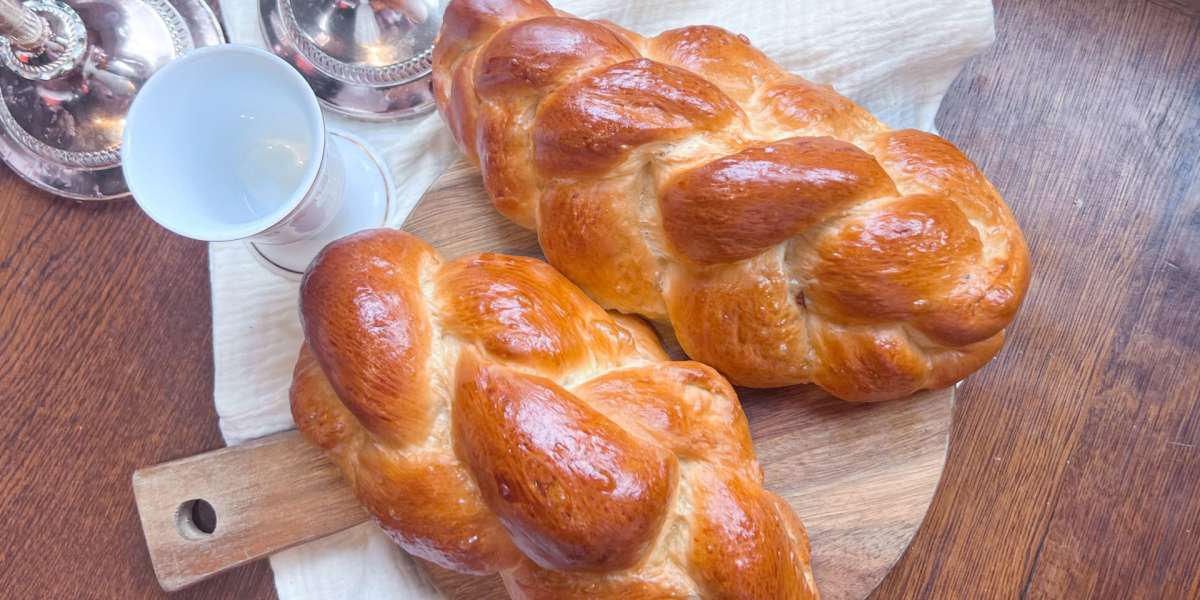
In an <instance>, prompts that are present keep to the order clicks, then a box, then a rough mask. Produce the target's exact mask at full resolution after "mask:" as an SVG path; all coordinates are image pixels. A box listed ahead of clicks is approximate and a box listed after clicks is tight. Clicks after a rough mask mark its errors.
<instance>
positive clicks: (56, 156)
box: [0, 0, 224, 200]
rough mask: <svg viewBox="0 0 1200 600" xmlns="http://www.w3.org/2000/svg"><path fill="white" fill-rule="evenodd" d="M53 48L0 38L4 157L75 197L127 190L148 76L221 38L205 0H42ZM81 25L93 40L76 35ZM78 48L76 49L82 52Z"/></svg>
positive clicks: (34, 5)
mask: <svg viewBox="0 0 1200 600" xmlns="http://www.w3.org/2000/svg"><path fill="white" fill-rule="evenodd" d="M27 7H29V8H30V9H31V10H33V11H34V12H38V13H39V14H41V15H42V16H43V18H45V19H46V21H47V23H48V24H49V25H50V28H51V41H52V42H55V41H56V40H57V45H56V47H53V48H50V49H48V50H47V51H45V52H43V53H41V54H38V53H32V54H30V53H29V52H27V51H25V50H22V49H16V48H12V47H10V46H9V45H8V44H7V43H5V42H0V55H4V56H13V57H15V58H16V63H15V64H14V65H11V66H9V61H7V60H5V61H0V62H2V63H3V64H5V65H6V66H5V67H3V68H0V159H3V160H4V162H5V163H7V164H8V165H9V167H11V168H12V169H13V171H14V172H16V173H17V174H18V175H20V176H21V177H22V178H23V179H25V180H26V181H28V182H29V183H31V184H33V185H35V186H37V187H39V188H41V189H43V190H46V191H48V192H51V193H53V194H57V195H59V196H65V197H68V198H74V199H77V200H109V199H113V198H120V197H122V196H127V195H128V194H129V189H128V187H127V186H126V185H125V179H124V177H123V175H122V173H121V166H120V158H121V154H120V146H121V134H122V132H123V130H124V126H125V114H126V112H128V110H129V105H130V103H131V102H132V101H133V97H134V96H135V95H136V94H137V92H138V90H140V89H141V87H142V84H144V83H145V82H146V80H147V79H149V78H150V76H151V75H152V74H153V73H154V72H155V71H156V70H158V69H159V68H160V67H162V66H163V65H165V64H166V63H168V62H170V61H171V60H173V59H175V58H177V57H179V56H181V55H183V54H185V53H187V52H188V51H190V50H192V49H193V48H196V47H200V46H210V45H213V44H219V43H221V42H223V41H224V35H223V34H222V32H221V27H220V23H219V22H218V21H217V18H216V15H214V14H213V12H212V9H210V8H209V7H208V5H207V4H205V3H204V1H203V0H68V1H67V2H61V1H59V0H35V1H33V2H29V3H27ZM80 24H82V30H83V32H86V44H79V43H76V42H73V41H72V40H77V39H78V35H79V34H81V33H83V32H81V31H79V28H80ZM76 53H77V54H76Z"/></svg>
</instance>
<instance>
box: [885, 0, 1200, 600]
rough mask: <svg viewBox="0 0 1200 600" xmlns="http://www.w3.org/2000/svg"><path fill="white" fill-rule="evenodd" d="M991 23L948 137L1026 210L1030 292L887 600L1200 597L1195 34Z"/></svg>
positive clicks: (1002, 17)
mask: <svg viewBox="0 0 1200 600" xmlns="http://www.w3.org/2000/svg"><path fill="white" fill-rule="evenodd" d="M996 8H997V33H998V39H997V42H996V45H995V46H994V47H993V48H992V49H991V50H990V51H989V52H987V53H986V54H985V55H983V56H981V57H979V58H978V59H977V60H974V61H973V62H972V63H971V64H970V65H968V67H967V69H966V71H965V72H964V74H963V76H962V77H960V78H959V80H958V81H957V82H956V84H955V86H954V88H953V90H952V91H951V93H950V96H949V98H948V101H947V103H946V105H945V107H944V108H943V110H942V113H941V120H940V127H941V130H942V131H943V132H944V133H945V134H946V135H947V136H948V137H949V138H950V139H953V140H955V141H956V142H957V143H958V144H959V145H960V146H962V147H963V148H964V149H965V150H966V151H967V153H968V154H969V155H971V156H973V157H975V158H976V160H977V161H979V163H980V165H981V166H982V167H983V170H984V171H985V172H987V173H988V174H989V175H990V176H991V178H992V180H993V181H995V182H996V183H997V185H998V186H999V187H1000V190H1001V192H1002V193H1003V194H1004V195H1005V197H1006V198H1007V200H1008V202H1009V204H1011V205H1012V207H1013V209H1014V210H1015V212H1016V214H1017V217H1018V219H1019V220H1020V222H1021V224H1022V226H1023V227H1024V229H1025V233H1026V236H1027V237H1028V239H1029V241H1030V244H1031V250H1032V255H1033V263H1034V279H1033V286H1032V288H1031V290H1030V294H1029V296H1028V298H1027V299H1026V301H1025V305H1024V307H1023V308H1022V312H1021V313H1020V315H1019V316H1018V318H1017V322H1016V324H1015V326H1014V327H1013V328H1012V333H1013V335H1012V337H1011V338H1010V341H1009V345H1008V347H1007V348H1006V349H1005V350H1004V352H1003V353H1001V355H1000V357H999V358H998V359H997V360H996V362H995V363H993V364H992V365H990V366H989V367H988V368H986V369H984V371H983V372H982V373H980V374H979V375H977V376H975V377H972V378H970V379H968V380H967V383H966V385H965V386H964V387H963V389H962V393H961V394H960V396H959V398H960V400H959V405H958V407H957V408H958V410H959V413H958V414H957V415H956V418H955V428H954V430H953V433H952V435H951V443H950V461H949V462H948V463H947V465H946V471H945V476H944V477H943V478H942V487H941V489H940V490H939V491H938V494H937V496H936V497H935V498H934V502H933V506H932V508H931V509H930V513H929V516H928V517H927V520H926V522H925V524H924V525H923V526H922V529H921V530H920V531H919V532H918V533H917V536H916V539H915V540H914V542H913V544H912V546H911V547H910V549H909V552H908V554H907V555H906V556H905V558H904V559H902V561H901V563H900V564H899V565H898V566H897V568H896V569H895V570H893V571H892V573H891V575H890V576H889V577H888V578H887V579H886V580H885V582H884V584H883V586H882V587H881V588H880V589H879V590H878V592H877V594H876V596H877V597H878V598H900V597H910V596H917V597H928V598H953V597H963V591H964V590H968V589H973V590H975V592H976V593H977V594H978V595H980V596H986V597H997V598H1011V597H1018V596H1020V597H1031V598H1197V597H1200V587H1198V586H1200V168H1198V167H1200V164H1198V163H1200V23H1197V21H1196V20H1195V19H1189V18H1186V17H1185V16H1183V15H1181V14H1180V13H1178V12H1174V11H1170V10H1167V9H1164V8H1162V7H1161V6H1158V5H1156V4H1151V3H1147V2H1139V1H1130V0H1110V1H1071V2H1061V1H1056V2H1050V1H1047V2H1030V1H1012V0H997V2H996Z"/></svg>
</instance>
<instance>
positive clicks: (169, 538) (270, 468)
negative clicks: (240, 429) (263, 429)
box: [133, 431, 367, 591]
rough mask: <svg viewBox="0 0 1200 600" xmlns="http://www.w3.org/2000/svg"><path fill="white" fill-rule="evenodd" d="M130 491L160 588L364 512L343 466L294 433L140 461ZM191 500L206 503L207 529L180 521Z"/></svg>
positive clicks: (282, 546) (331, 529) (347, 522)
mask: <svg viewBox="0 0 1200 600" xmlns="http://www.w3.org/2000/svg"><path fill="white" fill-rule="evenodd" d="M133 493H134V497H135V498H136V500H137V506H138V516H139V517H140V518H141V524H142V534H143V535H144V536H145V538H146V546H147V548H148V550H149V552H150V561H151V563H153V565H154V574H155V576H156V577H157V578H158V582H159V583H160V584H161V585H162V587H163V589H165V590H168V591H175V590H179V589H182V588H184V587H187V586H189V585H192V584H195V583H197V582H199V581H202V580H204V579H207V578H209V577H211V576H213V575H215V574H217V573H220V572H222V571H225V570H228V569H231V568H233V567H237V566H240V565H242V564H245V563H247V562H250V561H252V560H257V559H259V558H262V557H264V556H268V555H270V554H273V553H275V552H279V551H281V550H286V549H288V548H290V547H292V546H295V545H297V544H300V543H303V542H307V541H310V540H314V539H317V538H319V537H323V536H326V535H330V534H332V533H337V532H339V531H342V530H343V529H347V528H349V527H352V526H354V525H357V524H359V523H362V522H363V521H366V520H367V513H366V511H365V510H363V508H362V506H361V505H360V504H359V503H358V499H356V498H355V497H354V493H353V492H352V491H351V490H350V488H349V487H348V486H346V485H345V482H344V481H343V480H342V474H341V473H340V472H339V471H338V470H337V468H335V467H334V466H333V464H331V463H330V462H329V461H328V460H326V459H325V456H324V455H323V454H322V453H321V451H320V450H319V449H317V448H316V447H314V446H312V445H311V444H309V443H308V442H307V441H306V440H305V439H304V438H303V437H302V436H301V435H300V434H299V433H298V432H295V431H290V432H285V433H281V434H276V435H273V436H268V437H265V438H261V439H258V440H254V441H253V442H249V443H246V444H242V445H240V446H234V447H231V448H222V449H220V450H214V451H212V452H208V453H205V454H202V455H199V456H195V457H190V458H184V459H180V460H177V461H172V462H170V463H167V464H163V465H158V466H154V467H148V468H145V469H139V470H137V471H135V472H134V474H133ZM196 501H204V502H207V503H208V504H209V505H210V506H212V509H213V512H214V514H215V516H216V520H215V524H210V527H211V529H210V530H208V531H202V530H201V529H200V528H198V527H196V526H195V525H193V524H191V522H190V520H186V519H181V517H183V516H185V515H187V514H189V512H190V511H188V510H187V507H188V503H191V502H196ZM181 513H182V514H181ZM214 525H215V526H214Z"/></svg>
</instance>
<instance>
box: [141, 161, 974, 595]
mask: <svg viewBox="0 0 1200 600" xmlns="http://www.w3.org/2000/svg"><path fill="white" fill-rule="evenodd" d="M404 228H405V229H406V230H408V231H411V232H413V233H415V234H417V235H419V236H421V237H423V238H425V239H426V240H428V241H429V242H430V243H432V244H433V245H434V246H436V247H437V248H439V249H440V250H441V251H442V252H443V253H444V254H446V255H447V256H449V257H453V256H458V255H462V254H467V253H472V252H480V251H485V250H486V251H495V252H503V253H508V254H524V255H530V256H539V257H540V256H541V253H540V251H539V249H538V245H537V238H536V236H535V235H534V234H533V233H532V232H529V231H526V230H524V229H521V228H520V227H517V226H516V225H513V224H512V223H510V222H509V221H507V220H506V219H504V218H503V217H501V216H500V215H499V214H498V213H497V212H496V211H495V210H494V209H493V208H492V207H491V204H490V202H489V201H488V199H487V195H486V193H485V192H484V191H483V187H482V182H481V180H480V177H479V173H478V171H477V170H476V169H475V168H474V167H471V166H470V165H469V164H467V163H466V162H459V163H456V164H455V165H453V166H452V167H451V168H450V169H448V170H447V171H446V172H445V173H443V174H442V176H441V177H440V178H439V179H438V180H437V181H436V182H435V183H434V184H433V186H432V187H431V188H430V189H429V191H427V192H426V193H425V195H424V196H423V197H422V198H421V200H420V202H419V204H418V205H417V207H416V209H414V211H413V213H412V214H411V215H410V216H409V218H408V220H407V221H406V222H405V224H404ZM660 333H662V334H663V338H664V343H665V344H666V345H667V347H668V349H670V350H671V351H672V353H673V354H675V355H676V356H682V355H681V353H680V352H679V350H678V346H677V345H676V344H675V342H674V338H673V337H672V336H671V335H670V332H669V331H661V330H660ZM738 394H739V396H740V398H741V400H742V405H743V407H744V408H745V411H746V415H747V416H748V417H749V420H750V430H751V433H752V434H753V436H754V445H755V449H756V451H757V453H758V457H759V461H760V462H761V463H762V465H763V468H764V470H765V472H766V485H767V487H768V488H770V489H771V490H773V491H775V492H776V493H778V494H779V495H781V496H783V497H784V498H785V499H787V501H788V502H790V503H791V505H792V506H793V507H795V509H796V512H797V513H798V514H799V515H800V517H801V519H803V521H804V524H805V525H806V526H807V528H808V532H809V536H810V538H811V540H812V547H813V569H814V571H815V575H816V580H817V585H818V587H819V588H820V589H821V592H822V596H823V597H824V598H826V599H827V600H841V599H854V600H857V599H860V598H864V597H866V596H867V595H868V594H869V593H870V592H871V591H872V590H873V589H875V587H876V586H877V585H878V584H879V582H880V580H882V579H883V576H884V575H885V574H887V572H888V570H889V569H890V568H891V566H892V564H894V563H895V562H896V560H897V559H899V558H900V555H901V554H902V553H903V552H904V549H905V548H907V547H908V542H909V540H911V539H912V536H913V534H914V533H915V532H916V530H917V527H918V526H920V524H921V521H922V520H923V518H924V516H925V511H926V509H927V508H928V506H929V502H930V500H931V499H932V498H933V493H934V490H935V489H936V488H937V484H938V480H939V479H940V477H941V473H942V466H943V464H944V463H945V459H946V445H947V442H948V439H949V433H950V421H951V415H952V408H953V402H954V392H953V389H946V390H938V391H934V392H925V393H922V394H918V395H916V396H914V397H912V398H909V399H906V400H901V401H895V402H887V403H882V404H850V403H847V402H842V401H840V400H837V399H835V398H832V397H831V396H829V395H828V394H826V393H824V392H823V391H821V390H820V389H818V388H816V387H813V386H796V387H790V388H780V389H774V390H751V389H745V388H741V389H739V390H738ZM133 487H134V493H135V496H136V498H137V504H138V511H139V514H140V516H141V521H142V528H143V532H144V533H145V536H146V542H147V546H148V548H149V550H150V557H151V560H152V562H153V564H154V569H155V573H156V575H157V576H158V579H159V582H160V583H161V584H162V585H163V588H164V589H167V590H174V589H179V588H181V587H185V586H187V585H190V584H191V583H195V582H196V581H199V580H201V579H203V578H205V577H208V576H211V575H213V574H216V573H218V572H220V571H222V570H225V569H229V568H232V567H234V566H237V565H240V564H243V563H245V562H249V561H251V560H255V559H258V558H262V557H264V556H267V555H269V554H271V553H273V552H277V551H279V550H283V549H285V548H288V547H290V546H293V545H296V544H299V543H303V542H306V541H309V540H313V539H316V538H319V537H322V536H325V535H329V534H332V533H335V532H337V531H341V530H343V529H346V528H348V527H351V526H354V525H357V524H359V523H361V522H363V521H365V520H366V519H367V515H366V513H365V512H364V511H363V510H362V509H361V508H360V507H359V506H358V503H357V502H356V501H355V500H354V497H353V495H352V494H351V493H350V491H349V489H348V488H347V486H346V485H345V484H344V483H343V482H342V480H341V478H340V475H339V474H338V471H337V469H336V468H334V467H333V465H332V464H330V463H329V462H328V461H326V460H325V459H324V457H323V456H322V455H321V454H320V453H319V452H317V451H316V450H314V449H313V448H311V447H309V446H308V445H307V444H306V443H305V442H304V440H303V439H302V438H301V437H300V436H299V435H298V434H297V433H296V432H287V433H283V434H278V435H275V436H271V437H269V438H266V439H264V440H260V441H258V442H255V443H252V444H247V445H245V446H239V447H235V448H226V449H222V450H217V451H215V452H210V453H207V454H203V455H200V456H195V457H191V458H186V459H182V460H179V461H175V462H171V463H166V464H163V465H158V466H155V467H149V468H146V469H141V470H139V471H137V472H136V473H134V475H133ZM197 500H203V501H204V502H206V503H207V505H210V506H212V507H213V510H214V513H215V528H213V530H212V531H211V533H207V532H205V531H203V530H202V529H207V528H208V527H207V526H206V522H207V521H208V519H204V518H200V519H199V521H200V523H199V527H198V526H197V523H196V522H194V520H193V518H192V517H193V514H194V513H193V510H192V509H193V507H194V506H196V502H195V501H197ZM197 516H198V517H203V516H204V515H203V514H199V515H197ZM421 565H422V567H423V569H424V570H425V573H426V574H427V575H428V576H429V579H430V581H432V582H433V583H434V585H436V586H437V587H438V589H440V590H442V591H443V592H444V593H445V594H446V595H447V596H448V597H450V598H456V599H458V598H462V599H468V598H469V599H487V600H491V599H502V598H506V597H507V595H506V594H505V592H504V588H503V586H502V585H501V583H500V579H499V577H496V576H492V577H471V576H463V575H459V574H456V573H452V572H449V571H446V570H443V569H440V568H437V567H436V566H434V565H430V564H426V563H421Z"/></svg>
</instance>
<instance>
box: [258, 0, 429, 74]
mask: <svg viewBox="0 0 1200 600" xmlns="http://www.w3.org/2000/svg"><path fill="white" fill-rule="evenodd" d="M277 2H278V5H279V9H280V14H281V15H282V16H283V19H282V21H283V30H284V35H286V36H287V37H288V39H289V41H290V42H292V45H293V46H295V47H296V49H297V50H299V51H300V53H301V54H303V55H304V57H305V58H307V59H308V60H309V61H310V62H312V64H313V65H315V66H316V67H317V68H318V69H320V70H321V71H323V72H324V73H326V74H327V75H330V76H332V77H334V78H335V79H339V80H341V81H344V82H346V83H359V84H363V85H372V86H382V85H394V84H399V83H407V82H409V81H412V80H414V79H418V78H420V77H422V76H424V75H426V74H428V73H429V72H430V71H431V70H432V69H433V48H429V49H427V50H425V51H424V52H422V53H420V54H418V55H416V56H414V57H412V58H410V59H408V60H405V61H404V62H398V63H393V64H390V65H386V66H382V67H374V66H370V65H364V64H362V63H348V62H345V61H342V60H339V59H337V58H334V57H332V56H330V55H329V54H327V53H326V52H325V51H324V50H322V49H321V48H320V47H319V46H317V45H316V44H315V43H313V41H312V40H310V39H308V36H306V35H304V32H302V31H300V23H299V21H297V20H296V14H295V13H294V12H293V11H292V2H291V0H277Z"/></svg>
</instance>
